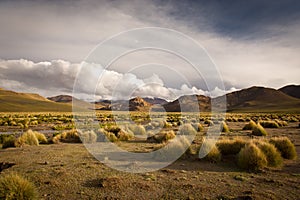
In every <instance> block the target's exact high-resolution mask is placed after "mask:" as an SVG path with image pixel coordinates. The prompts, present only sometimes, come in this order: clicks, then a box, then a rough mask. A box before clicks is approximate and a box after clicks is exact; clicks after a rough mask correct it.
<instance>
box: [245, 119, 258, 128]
mask: <svg viewBox="0 0 300 200" xmlns="http://www.w3.org/2000/svg"><path fill="white" fill-rule="evenodd" d="M255 127H256V123H255V122H254V121H252V120H250V121H249V123H248V124H246V125H245V126H244V127H243V130H253V129H254V128H255Z"/></svg>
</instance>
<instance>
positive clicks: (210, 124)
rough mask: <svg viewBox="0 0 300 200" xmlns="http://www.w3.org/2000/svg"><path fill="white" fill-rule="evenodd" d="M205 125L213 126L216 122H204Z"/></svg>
mask: <svg viewBox="0 0 300 200" xmlns="http://www.w3.org/2000/svg"><path fill="white" fill-rule="evenodd" d="M204 124H207V125H208V126H212V125H214V122H213V121H212V120H209V119H207V120H205V121H204Z"/></svg>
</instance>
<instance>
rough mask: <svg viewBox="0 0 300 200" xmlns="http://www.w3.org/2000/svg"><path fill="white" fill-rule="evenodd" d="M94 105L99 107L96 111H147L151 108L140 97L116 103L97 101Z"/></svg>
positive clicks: (149, 104)
mask: <svg viewBox="0 0 300 200" xmlns="http://www.w3.org/2000/svg"><path fill="white" fill-rule="evenodd" d="M95 104H96V105H101V106H102V107H101V108H98V109H97V110H116V111H126V110H129V111H147V110H149V109H150V107H151V105H152V104H151V103H148V102H147V101H145V100H144V99H143V98H141V97H135V98H132V99H130V100H129V101H127V100H116V101H109V100H104V101H99V102H96V103H95Z"/></svg>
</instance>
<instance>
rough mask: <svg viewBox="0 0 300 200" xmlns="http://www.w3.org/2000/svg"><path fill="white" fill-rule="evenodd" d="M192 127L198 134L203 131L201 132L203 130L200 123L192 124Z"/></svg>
mask: <svg viewBox="0 0 300 200" xmlns="http://www.w3.org/2000/svg"><path fill="white" fill-rule="evenodd" d="M192 126H193V128H194V129H195V130H196V131H197V132H200V131H203V130H204V128H203V126H202V124H200V123H192Z"/></svg>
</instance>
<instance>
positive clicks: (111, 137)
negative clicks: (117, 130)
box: [106, 132, 118, 142]
mask: <svg viewBox="0 0 300 200" xmlns="http://www.w3.org/2000/svg"><path fill="white" fill-rule="evenodd" d="M106 137H107V139H108V140H109V141H110V142H117V141H118V138H117V136H116V135H115V134H114V133H112V132H107V133H106Z"/></svg>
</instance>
